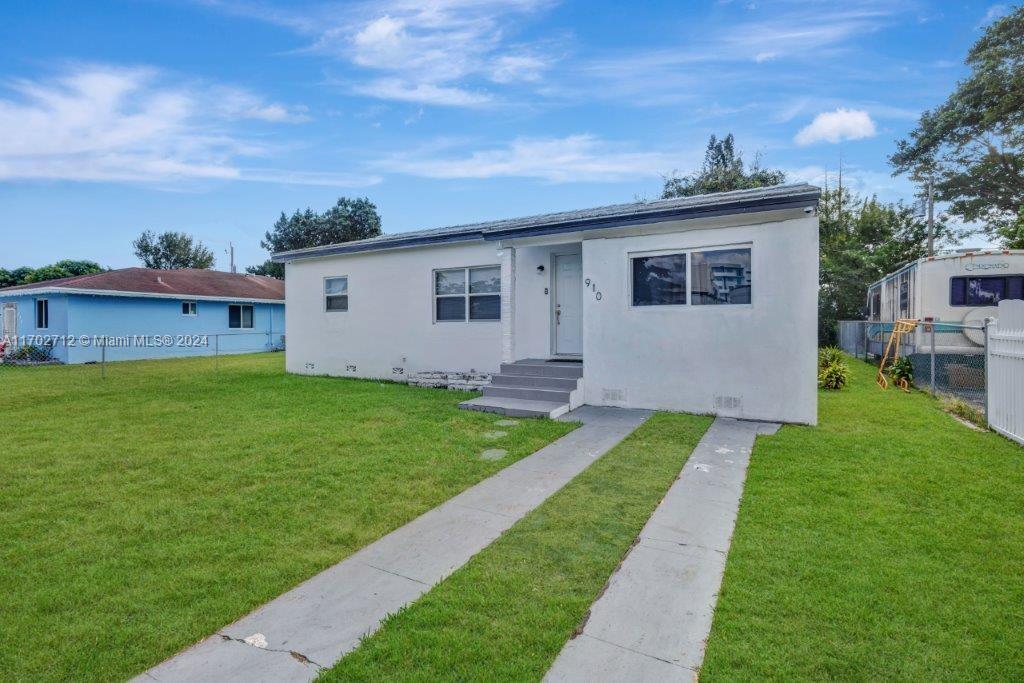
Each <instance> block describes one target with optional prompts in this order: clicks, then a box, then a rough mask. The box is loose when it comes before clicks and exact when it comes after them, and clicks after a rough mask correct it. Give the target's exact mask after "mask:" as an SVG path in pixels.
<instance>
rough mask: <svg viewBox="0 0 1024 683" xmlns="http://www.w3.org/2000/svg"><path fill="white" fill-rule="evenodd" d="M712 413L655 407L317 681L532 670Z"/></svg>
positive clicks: (556, 644)
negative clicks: (682, 412) (635, 427)
mask: <svg viewBox="0 0 1024 683" xmlns="http://www.w3.org/2000/svg"><path fill="white" fill-rule="evenodd" d="M710 422H711V419H710V418H707V417H697V416H692V415H669V414H658V415H655V416H654V417H652V418H651V419H650V420H649V421H648V422H647V423H646V424H644V425H643V426H641V427H640V428H639V429H638V430H637V431H636V432H634V433H633V434H632V435H631V436H629V437H628V438H626V439H625V440H624V441H623V442H622V443H620V444H619V445H618V446H616V447H615V448H614V449H612V450H611V451H609V452H608V453H607V454H605V455H604V457H602V458H601V459H600V460H598V461H597V462H596V463H594V464H593V465H591V466H590V467H589V468H588V469H586V470H585V471H584V472H583V473H582V474H580V475H579V476H577V477H576V478H575V479H574V480H573V481H571V482H570V483H569V484H568V485H567V486H566V487H565V488H564V489H562V490H561V491H559V492H558V493H556V494H555V495H554V496H552V497H551V498H550V499H548V501H546V502H545V503H544V504H543V505H541V506H540V507H539V508H537V509H536V510H534V511H533V512H532V513H530V514H529V515H527V516H526V517H525V518H523V519H522V520H521V521H520V522H519V523H518V524H516V525H515V526H514V527H512V529H510V530H509V531H508V532H507V533H505V534H504V535H503V536H501V537H500V538H499V539H498V540H497V541H495V542H494V543H493V544H492V545H491V546H489V547H488V548H486V549H485V550H483V551H482V552H480V553H479V554H477V555H476V556H475V557H474V558H473V559H472V560H470V562H469V563H468V564H466V565H465V566H464V567H463V568H462V569H460V570H458V571H456V572H455V573H454V574H452V576H450V577H449V578H448V579H447V580H445V581H443V582H442V583H441V584H439V585H438V586H436V587H435V588H434V589H433V590H431V591H430V592H429V593H427V594H426V595H425V596H424V597H423V598H421V599H420V600H419V601H418V602H416V603H414V604H412V605H411V606H409V607H407V608H406V609H404V610H402V611H400V612H399V613H397V614H396V615H393V616H392V617H390V618H389V619H388V620H387V621H385V623H384V625H383V626H382V628H381V630H379V631H378V632H377V633H376V634H374V635H373V636H371V637H369V638H368V639H367V640H365V641H364V642H363V643H362V645H361V646H360V647H359V648H358V649H357V650H355V651H354V652H353V653H352V654H350V655H349V656H348V657H346V658H344V659H342V660H341V661H340V662H339V663H338V664H337V665H336V666H335V667H334V668H333V669H330V670H328V671H327V672H325V673H324V674H323V675H322V677H321V681H350V680H351V681H368V680H400V681H434V680H459V681H501V680H507V681H520V680H540V679H541V677H543V675H544V673H545V672H546V671H547V670H548V668H549V667H550V665H551V663H552V662H553V661H554V659H555V657H556V656H557V655H558V653H559V651H560V650H561V649H562V646H563V645H564V644H565V642H566V640H568V638H569V636H570V635H571V633H572V632H573V630H574V629H575V628H576V627H577V625H579V623H580V621H581V620H582V618H583V617H584V615H585V614H586V612H587V609H588V608H589V607H590V604H591V603H592V602H593V601H594V600H595V599H596V598H597V596H598V594H599V593H600V591H601V589H602V588H603V586H604V584H605V582H606V581H607V580H608V577H609V576H610V575H611V574H612V572H613V571H614V570H615V568H616V566H617V565H618V563H619V562H620V561H621V560H622V558H623V556H624V555H625V554H626V552H627V551H628V550H629V548H630V546H631V544H632V542H633V540H634V539H635V538H636V536H637V534H639V532H640V529H641V528H642V527H643V525H644V523H645V522H646V521H647V519H648V517H649V516H650V514H651V512H652V511H653V510H654V508H655V506H656V505H657V504H658V502H659V501H660V500H661V498H662V496H664V494H665V491H667V490H668V487H669V486H670V485H671V483H672V481H673V480H674V479H675V477H676V476H677V475H678V474H679V471H680V470H681V469H682V466H683V464H684V462H685V461H686V458H687V457H689V454H690V451H691V450H692V449H693V447H694V446H695V445H696V443H697V441H699V440H700V437H701V436H702V435H703V433H704V431H705V430H706V429H707V427H708V425H709V424H710Z"/></svg>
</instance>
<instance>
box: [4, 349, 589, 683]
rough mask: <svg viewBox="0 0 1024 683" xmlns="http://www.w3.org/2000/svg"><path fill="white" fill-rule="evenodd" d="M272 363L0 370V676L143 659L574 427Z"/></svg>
mask: <svg viewBox="0 0 1024 683" xmlns="http://www.w3.org/2000/svg"><path fill="white" fill-rule="evenodd" d="M283 362H284V357H283V355H280V354H265V355H258V356H239V357H230V358H221V359H220V370H219V371H217V372H215V371H214V370H213V366H212V361H211V360H210V359H181V360H163V361H154V362H136V363H118V364H115V365H112V366H110V367H108V369H107V377H106V379H104V380H101V379H100V376H99V368H97V367H95V366H70V367H59V366H55V367H42V368H7V369H4V370H2V371H0V386H2V387H3V393H4V395H3V404H2V405H3V408H2V411H0V421H2V424H3V430H2V433H3V441H2V443H3V447H2V448H0V501H2V503H0V529H2V533H0V596H2V598H0V672H2V674H0V677H2V678H3V679H4V680H32V681H41V680H111V679H124V678H127V677H129V676H131V675H133V674H137V673H139V672H141V671H143V670H144V669H146V668H147V667H149V666H151V665H154V664H156V663H158V662H160V661H161V660H162V659H164V658H165V657H167V656H169V655H171V654H174V653H175V652H177V651H178V650H180V649H182V648H184V647H185V646H187V645H189V644H191V643H193V642H195V641H197V640H199V639H200V638H202V637H204V636H207V635H209V634H210V633H212V632H214V631H215V630H216V629H218V628H220V627H221V626H223V625H224V624H227V623H229V622H231V621H232V620H234V619H236V618H237V617H240V616H242V615H244V614H246V613H247V612H249V611H250V610H252V609H253V608H255V607H256V606H258V605H260V604H262V603H264V602H266V601H267V600H269V599H271V598H273V597H275V596H277V595H279V594H281V593H282V592H284V591H285V590H287V589H289V588H291V587H292V586H294V585H296V584H297V583H299V582H300V581H302V580H303V579H305V578H307V577H309V576H311V575H313V574H314V573H316V572H318V571H319V570H321V569H324V568H325V567H327V566H330V565H331V564H334V563H336V562H338V561H339V560H341V559H342V558H344V557H345V556H347V555H349V554H350V553H352V552H353V551H354V550H356V549H358V548H360V547H362V546H364V545H366V544H367V543H369V542H371V541H373V540H375V539H377V538H379V537H380V536H382V535H383V534H385V533H387V532H388V531H390V530H392V529H395V528H396V527H398V526H401V525H402V524H404V523H405V522H408V521H409V520H411V519H413V518H414V517H416V516H418V515H419V514H421V513H423V512H425V511H427V510H429V509H430V508H432V507H434V506H436V505H437V504H439V503H441V502H442V501H444V500H446V499H447V498H449V497H451V496H452V495H454V494H455V493H457V492H459V491H461V490H463V489H465V488H466V487H468V486H469V485H471V484H473V483H475V482H477V481H480V480H481V479H483V478H485V477H487V476H489V475H491V474H493V473H494V472H496V471H497V470H499V469H501V468H503V467H505V466H507V465H508V464H509V463H510V462H512V461H513V460H515V459H517V458H520V457H522V456H525V455H528V454H530V453H532V452H534V451H535V450H537V449H538V448H539V447H541V446H543V445H545V444H547V443H548V442H550V441H552V440H554V439H555V438H557V437H559V436H561V435H563V434H565V433H566V432H568V431H569V430H570V429H571V428H572V427H571V426H570V425H568V424H564V423H558V422H551V421H540V420H524V421H521V422H520V423H519V424H518V425H517V426H516V427H514V428H511V429H508V430H507V431H508V435H507V436H505V437H502V438H500V439H497V440H493V439H487V438H486V437H484V433H485V432H487V431H489V430H493V423H494V420H495V418H496V416H494V415H487V414H483V413H474V412H468V411H460V410H458V409H457V405H456V404H457V403H458V402H459V401H460V400H464V399H465V398H466V397H467V396H468V394H465V393H461V392H446V391H438V390H429V389H418V388H413V387H407V386H404V385H397V384H387V383H378V382H371V381H359V380H340V379H328V378H320V377H299V376H293V375H287V374H285V373H284V370H283ZM492 447H500V448H504V449H508V451H509V456H508V457H506V458H505V459H503V460H501V461H498V462H487V461H481V460H479V459H478V455H479V453H480V452H481V451H483V450H484V449H485V448H492Z"/></svg>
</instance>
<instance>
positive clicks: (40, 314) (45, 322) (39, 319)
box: [36, 299, 50, 330]
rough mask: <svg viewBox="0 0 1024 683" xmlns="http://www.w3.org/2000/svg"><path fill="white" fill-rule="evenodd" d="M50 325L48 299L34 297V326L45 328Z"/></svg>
mask: <svg viewBox="0 0 1024 683" xmlns="http://www.w3.org/2000/svg"><path fill="white" fill-rule="evenodd" d="M49 327H50V300H49V299H36V328H38V329H40V330H45V329H48V328H49Z"/></svg>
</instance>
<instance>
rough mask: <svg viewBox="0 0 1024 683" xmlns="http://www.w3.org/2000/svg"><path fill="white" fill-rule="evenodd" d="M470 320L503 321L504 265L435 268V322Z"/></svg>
mask: <svg viewBox="0 0 1024 683" xmlns="http://www.w3.org/2000/svg"><path fill="white" fill-rule="evenodd" d="M467 320H469V321H472V322H477V321H480V322H486V321H495V320H501V266H479V267H476V268H448V269H445V270H435V271H434V321H435V322H466V321H467Z"/></svg>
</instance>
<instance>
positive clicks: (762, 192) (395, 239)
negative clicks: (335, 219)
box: [272, 183, 821, 263]
mask: <svg viewBox="0 0 1024 683" xmlns="http://www.w3.org/2000/svg"><path fill="white" fill-rule="evenodd" d="M820 195H821V189H820V188H818V187H816V186H814V185H808V184H805V183H801V184H795V185H775V186H772V187H761V188H756V189H753V190H736V191H734V192H717V193H714V194H703V195H695V196H693V197H678V198H675V199H656V200H653V201H643V202H631V203H629V204H612V205H610V206H600V207H596V208H591V209H580V210H577V211H562V212H558V213H546V214H540V215H537V216H527V217H524V218H509V219H505V220H498V221H487V222H484V223H468V224H466V225H454V226H449V227H444V228H434V229H431V230H417V231H414V232H401V233H394V234H388V235H381V236H379V237H371V238H369V239H365V240H357V241H354V242H344V243H341V244H329V245H326V246H322V247H310V248H306V249H294V250H291V251H282V252H278V253H276V254H274V255H273V256H272V258H273V260H274V261H275V262H277V263H285V262H287V261H295V260H299V259H305V258H317V257H321V256H335V255H339V254H350V253H358V252H364V251H382V250H386V249H400V248H409V247H419V246H427V245H431V244H443V243H448V242H469V241H479V240H499V239H511V238H515V237H531V236H536V235H554V234H558V233H564V232H578V231H585V230H596V229H600V228H609V227H619V226H627V225H638V224H643V223H658V222H664V221H671V220H682V219H688V218H707V217H712V216H727V215H731V214H741V213H753V212H760V211H775V210H780V209H792V208H804V207H808V206H817V204H818V197H819V196H820Z"/></svg>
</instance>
